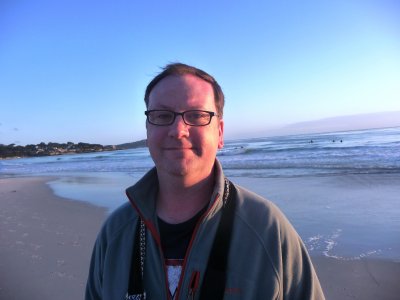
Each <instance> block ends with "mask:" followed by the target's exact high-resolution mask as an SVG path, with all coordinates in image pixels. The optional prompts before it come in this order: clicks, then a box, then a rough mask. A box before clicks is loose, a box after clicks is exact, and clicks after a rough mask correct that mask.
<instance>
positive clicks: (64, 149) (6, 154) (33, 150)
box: [0, 140, 146, 159]
mask: <svg viewBox="0 0 400 300" xmlns="http://www.w3.org/2000/svg"><path fill="white" fill-rule="evenodd" d="M145 146H146V140H141V141H137V142H133V143H126V144H121V145H107V146H103V145H100V144H90V143H82V142H81V143H77V144H75V143H73V142H67V143H52V142H50V143H47V144H46V143H43V142H42V143H40V144H36V145H33V144H31V145H26V146H20V145H15V144H10V145H2V144H0V159H7V158H21V157H38V156H54V155H63V154H73V153H91V152H103V151H115V150H124V149H131V148H138V147H145Z"/></svg>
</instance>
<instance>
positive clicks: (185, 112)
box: [86, 63, 324, 300]
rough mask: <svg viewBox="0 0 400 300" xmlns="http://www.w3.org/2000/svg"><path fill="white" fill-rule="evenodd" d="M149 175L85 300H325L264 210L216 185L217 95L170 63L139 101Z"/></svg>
mask: <svg viewBox="0 0 400 300" xmlns="http://www.w3.org/2000/svg"><path fill="white" fill-rule="evenodd" d="M145 102H146V107H147V111H146V112H145V114H146V116H147V122H146V129H147V144H148V147H149V151H150V154H151V157H152V159H153V161H154V163H155V168H154V169H152V170H150V171H149V172H148V173H147V174H146V175H145V176H144V177H143V178H142V179H141V180H140V181H139V182H137V183H136V184H135V185H134V186H132V187H130V188H128V189H127V195H128V198H129V200H130V203H127V204H125V205H123V206H122V207H120V208H119V209H118V210H116V211H115V212H114V213H113V214H112V215H111V216H110V217H109V219H108V220H107V221H106V223H105V224H104V226H103V228H102V230H101V232H100V234H99V236H98V238H97V241H96V244H95V247H94V251H93V255H92V261H91V266H90V271H89V278H88V283H87V289H86V299H87V300H89V299H103V300H105V299H107V300H108V299H110V300H111V299H113V300H115V299H145V298H147V299H302V300H304V299H324V295H323V292H322V290H321V287H320V284H319V281H318V278H317V276H316V274H315V271H314V268H313V266H312V263H311V261H310V258H309V256H308V254H307V251H306V249H305V247H304V245H303V243H302V241H301V239H300V237H299V236H298V235H297V233H296V232H295V230H294V229H293V227H292V226H291V225H290V224H289V222H288V221H287V220H286V218H285V217H284V216H283V215H282V213H281V212H280V211H279V210H278V208H276V207H275V206H274V205H273V204H272V203H270V202H269V201H267V200H265V199H263V198H261V197H260V196H258V195H255V194H253V193H251V192H249V191H247V190H245V189H243V188H241V187H239V186H237V185H234V184H232V183H230V182H229V181H228V180H227V179H226V178H225V176H224V174H223V171H222V168H221V165H220V163H219V162H218V160H217V159H216V153H217V150H218V149H220V148H222V147H223V144H224V142H223V132H224V121H223V118H222V117H223V106H224V95H223V93H222V90H221V88H220V86H219V85H218V83H217V82H216V81H215V79H214V78H213V77H211V76H210V75H209V74H207V73H205V72H203V71H202V70H199V69H197V68H194V67H191V66H188V65H184V64H179V63H178V64H171V65H168V66H166V68H165V69H164V70H163V72H161V73H160V74H159V75H158V76H156V77H155V78H154V79H153V80H152V81H151V82H150V84H149V85H148V87H147V89H146V93H145Z"/></svg>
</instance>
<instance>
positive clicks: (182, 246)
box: [158, 205, 208, 259]
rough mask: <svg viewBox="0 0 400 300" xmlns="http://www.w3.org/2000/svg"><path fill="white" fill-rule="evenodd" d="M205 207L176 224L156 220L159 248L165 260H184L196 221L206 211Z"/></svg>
mask: <svg viewBox="0 0 400 300" xmlns="http://www.w3.org/2000/svg"><path fill="white" fill-rule="evenodd" d="M207 206H208V205H206V206H205V207H204V208H203V209H202V210H200V211H199V212H198V213H197V214H196V215H195V216H194V217H192V218H191V219H189V220H187V221H185V222H183V223H178V224H170V223H167V222H165V221H163V220H162V219H160V218H158V228H159V230H160V237H161V246H162V249H163V252H164V258H165V259H184V258H185V254H186V250H187V247H188V246H189V243H190V239H191V238H192V234H193V230H194V228H195V227H196V224H197V221H198V220H199V219H200V217H201V216H202V215H203V213H204V212H205V211H206V209H207Z"/></svg>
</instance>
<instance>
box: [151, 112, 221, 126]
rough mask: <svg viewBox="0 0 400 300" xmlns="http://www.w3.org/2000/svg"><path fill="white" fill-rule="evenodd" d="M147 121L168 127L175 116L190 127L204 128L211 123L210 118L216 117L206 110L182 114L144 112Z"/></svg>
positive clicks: (213, 113)
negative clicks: (180, 117)
mask: <svg viewBox="0 0 400 300" xmlns="http://www.w3.org/2000/svg"><path fill="white" fill-rule="evenodd" d="M144 114H145V115H146V116H147V121H148V122H149V123H150V124H153V125H157V126H168V125H171V124H173V123H174V122H175V119H176V116H182V119H183V122H185V124H186V125H190V126H206V125H208V124H210V123H211V119H212V117H214V116H216V117H218V115H217V114H216V113H215V112H212V111H206V110H187V111H184V112H181V113H179V112H174V111H170V110H147V111H145V112H144Z"/></svg>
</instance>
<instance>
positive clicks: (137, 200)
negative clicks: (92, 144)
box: [126, 159, 225, 220]
mask: <svg viewBox="0 0 400 300" xmlns="http://www.w3.org/2000/svg"><path fill="white" fill-rule="evenodd" d="M214 172H215V176H214V178H215V184H214V189H213V193H212V196H211V201H210V204H209V208H208V209H207V211H208V213H207V216H206V218H210V217H212V216H213V215H214V214H215V213H216V212H217V211H218V210H219V209H220V208H221V207H222V195H223V194H224V180H225V177H224V174H223V171H222V166H221V164H220V162H219V161H218V160H217V159H215V163H214ZM158 189H159V185H158V176H157V169H156V168H155V167H154V168H152V169H151V170H150V171H149V172H147V173H146V174H145V175H144V176H143V177H142V178H141V179H140V180H139V181H138V182H137V183H136V184H134V185H133V186H131V187H129V188H128V189H127V190H126V195H127V196H128V198H129V201H130V202H131V204H132V206H133V207H134V208H135V209H136V210H137V211H138V213H139V215H140V216H141V217H142V219H143V220H148V219H151V220H155V219H156V199H157V194H158Z"/></svg>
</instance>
